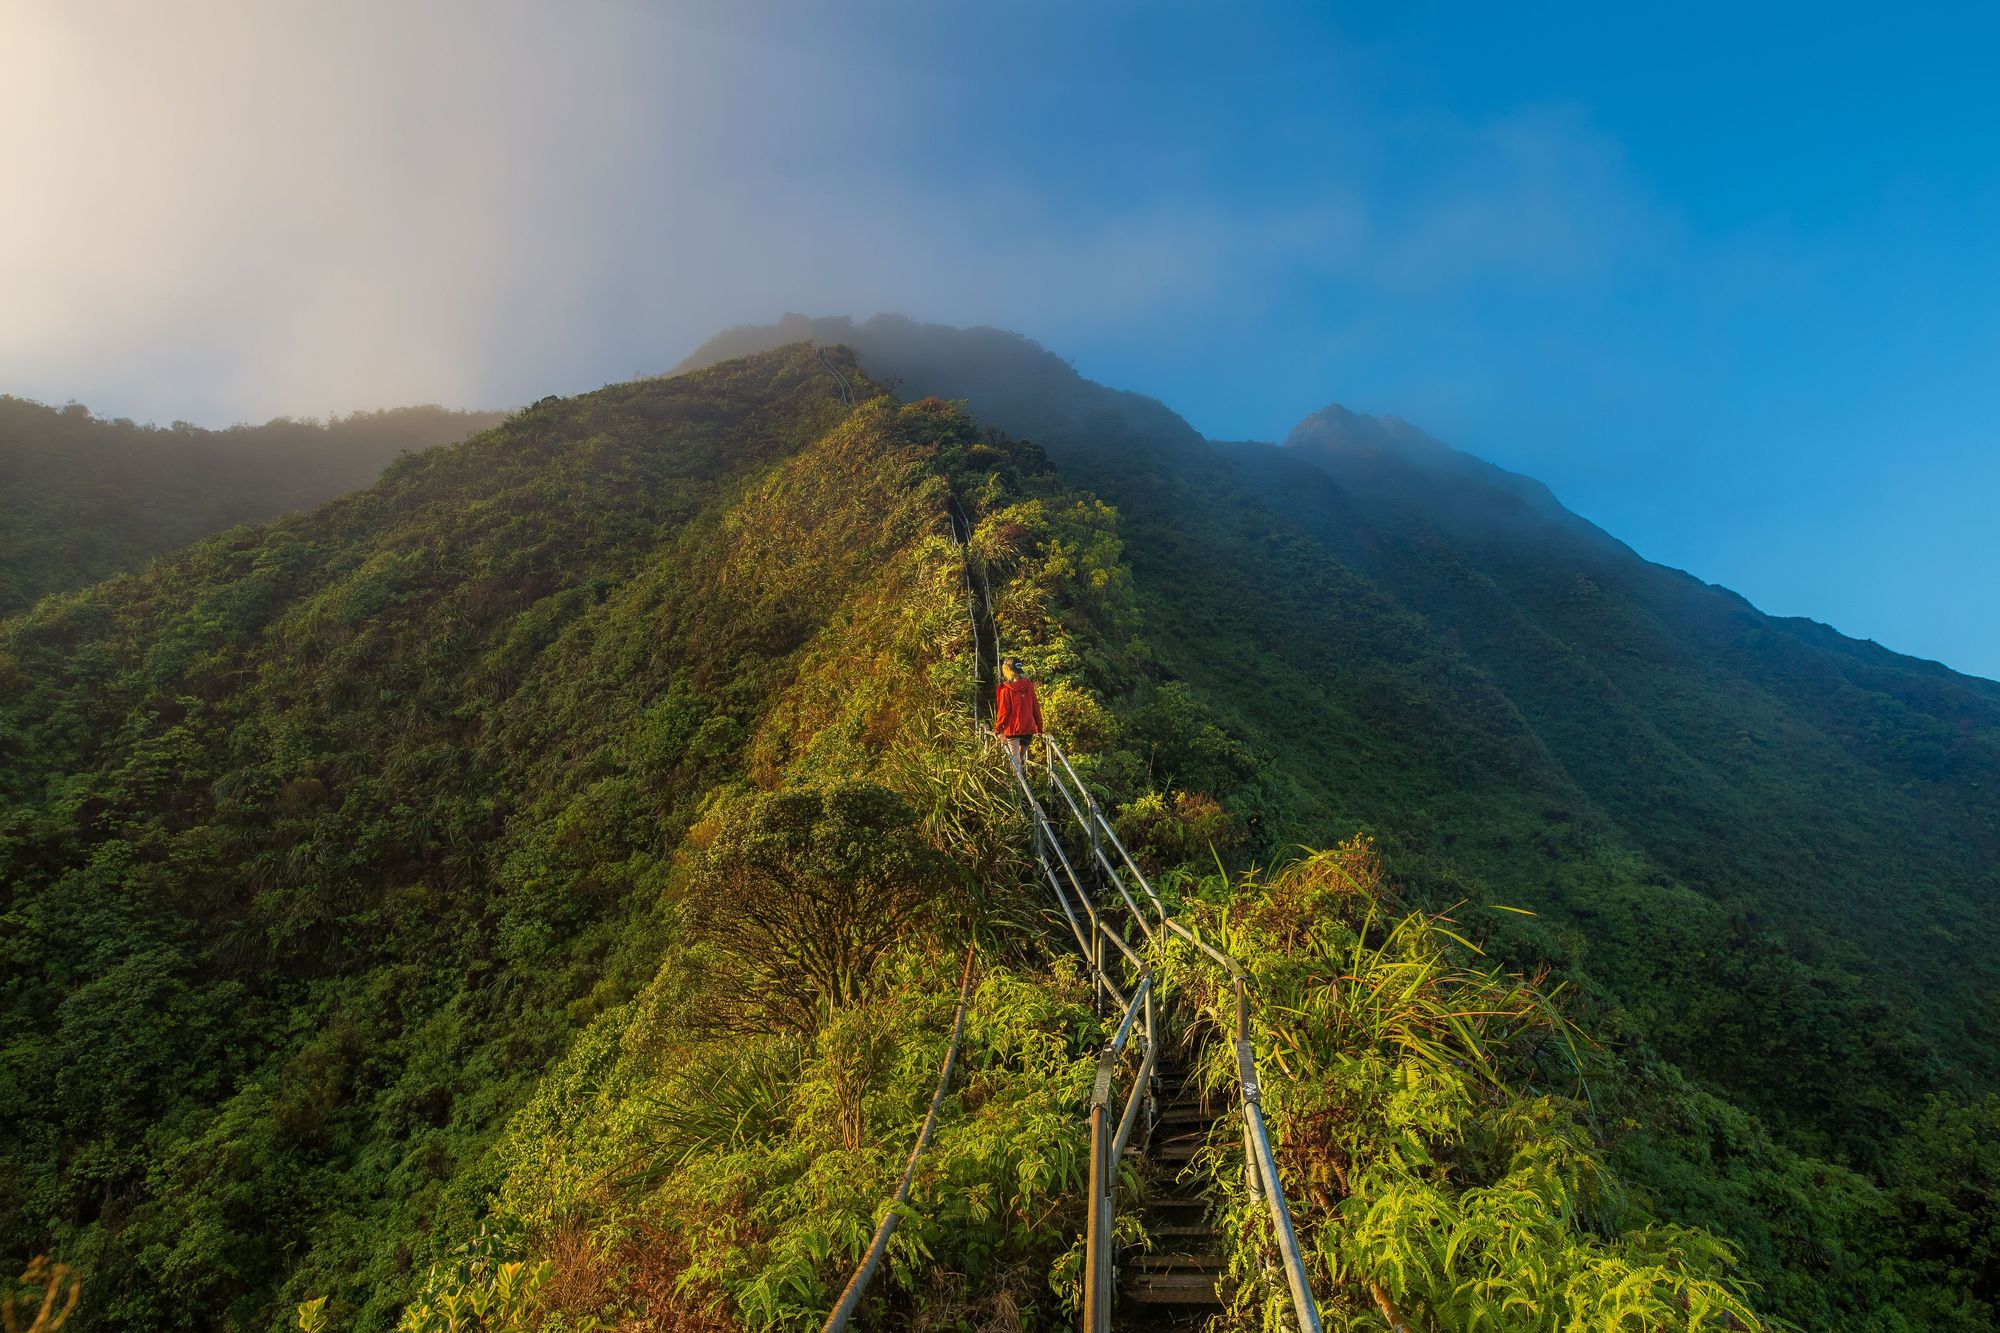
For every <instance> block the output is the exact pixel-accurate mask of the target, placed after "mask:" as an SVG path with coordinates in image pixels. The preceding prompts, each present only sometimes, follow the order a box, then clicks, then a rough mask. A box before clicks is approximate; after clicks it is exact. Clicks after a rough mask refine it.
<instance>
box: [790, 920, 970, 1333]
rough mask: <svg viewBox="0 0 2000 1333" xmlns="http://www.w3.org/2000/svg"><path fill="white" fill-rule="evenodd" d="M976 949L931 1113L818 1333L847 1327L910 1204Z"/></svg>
mask: <svg viewBox="0 0 2000 1333" xmlns="http://www.w3.org/2000/svg"><path fill="white" fill-rule="evenodd" d="M978 947H979V945H978V942H977V941H975V942H973V943H972V944H968V945H966V946H965V972H964V975H962V976H960V977H959V979H958V1013H957V1015H956V1016H954V1017H953V1018H952V1020H951V1043H950V1044H949V1045H948V1046H946V1047H945V1052H944V1068H943V1069H942V1070H941V1071H939V1073H938V1085H937V1091H936V1092H934V1093H932V1094H931V1109H930V1110H929V1111H928V1112H926V1113H925V1115H924V1124H923V1128H922V1129H920V1130H918V1131H917V1142H916V1145H915V1146H914V1147H912V1148H911V1149H910V1160H909V1161H907V1162H905V1163H904V1164H903V1178H902V1180H900V1181H899V1182H897V1185H896V1197H895V1198H894V1199H892V1200H891V1201H890V1203H889V1207H888V1208H887V1209H886V1210H885V1211H884V1212H883V1214H882V1220H881V1221H880V1222H879V1223H877V1224H876V1227H875V1239H874V1241H873V1242H871V1243H870V1244H869V1246H868V1253H867V1255H865V1256H864V1257H863V1258H862V1260H861V1266H860V1267H858V1268H856V1269H855V1270H854V1276H852V1277H850V1278H848V1279H847V1287H846V1289H845V1290H843V1291H842V1292H841V1293H840V1300H839V1302H838V1303H837V1304H836V1305H835V1306H834V1307H833V1309H832V1310H831V1311H829V1312H828V1314H827V1316H826V1324H825V1325H824V1327H822V1328H821V1330H820V1333H839V1331H840V1330H841V1329H844V1328H846V1327H847V1321H848V1320H849V1319H851V1318H853V1316H854V1311H855V1307H857V1306H859V1305H860V1304H861V1297H862V1294H863V1293H865V1292H866V1291H867V1290H868V1284H869V1282H871V1281H872V1280H873V1279H874V1277H875V1270H876V1269H878V1268H880V1267H881V1266H882V1256H883V1255H885V1254H887V1253H888V1251H889V1236H890V1233H892V1232H893V1231H895V1229H896V1219H897V1218H898V1217H899V1216H901V1214H899V1213H898V1212H897V1211H896V1210H897V1209H899V1208H901V1207H902V1206H903V1205H904V1204H906V1203H908V1202H909V1201H910V1180H911V1179H912V1177H914V1176H915V1174H916V1170H917V1159H918V1158H920V1157H922V1156H923V1155H924V1149H925V1148H928V1147H929V1146H930V1142H931V1132H932V1131H933V1130H935V1129H936V1128H937V1118H938V1108H939V1107H941V1106H943V1105H944V1094H945V1089H946V1088H947V1087H949V1086H950V1085H951V1067H952V1064H953V1062H954V1061H956V1060H957V1059H958V1039H959V1036H960V1035H961V1034H962V1033H963V1032H964V1031H965V1010H966V1005H967V1004H968V1002H969V1001H970V1000H971V999H972V955H973V953H974V951H975V950H977V949H978Z"/></svg>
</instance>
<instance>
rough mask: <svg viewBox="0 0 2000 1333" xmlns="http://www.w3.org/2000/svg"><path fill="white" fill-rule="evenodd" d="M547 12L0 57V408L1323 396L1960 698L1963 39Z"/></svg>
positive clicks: (43, 4)
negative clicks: (845, 385)
mask: <svg viewBox="0 0 2000 1333" xmlns="http://www.w3.org/2000/svg"><path fill="white" fill-rule="evenodd" d="M750 8H752V7H748V6H725V5H721V4H690V5H661V4H650V3H644V2H643V0H624V2H622V3H620V2H617V0H598V2H597V3H579V4H575V5H565V6H554V5H532V4H526V3H493V4H479V5H475V4H470V3H466V4H446V3H439V4H434V5H426V6H422V7H410V6H397V5H393V4H389V3H386V0H381V2H379V3H378V2H377V0H368V3H357V4H354V5H349V6H341V7H338V8H337V9H336V8H334V7H327V10H326V12H319V13H315V12H311V11H308V10H305V9H303V8H295V7H275V6H267V5H258V4H254V3H250V2H249V0H244V2H243V3H213V4H208V5H203V6H194V7H189V8H178V7H177V8H176V9H175V10H174V13H173V14H172V15H171V16H166V15H161V16H150V17H149V16H144V15H142V14H139V13H135V11H133V10H132V9H131V8H130V7H122V6H117V5H110V4H105V5H101V6H100V5H98V4H96V3H95V0H80V2H78V3H53V2H52V0H26V2H25V3H24V4H23V5H22V6H21V7H19V8H17V9H10V10H9V11H8V14H7V16H6V17H5V18H0V25H4V26H6V27H7V28H8V29H9V30H8V31H6V32H0V52H4V53H6V54H0V66H4V68H0V170H4V171H5V172H6V173H7V176H8V178H9V179H10V180H12V181H14V182H16V183H17V186H20V187H23V188H19V189H18V190H17V193H16V197H17V199H24V200H27V201H29V202H28V206H27V207H26V208H25V209H23V208H18V207H17V208H15V209H13V210H10V211H9V212H8V213H7V214H5V215H4V216H0V286H4V287H5V289H7V290H9V291H11V292H13V293H15V299H14V300H13V301H12V302H10V303H9V304H8V305H7V306H6V307H4V308H0V381H4V382H0V390H4V391H10V392H16V393H26V394H30V395H32V396H36V397H42V398H45V399H51V400H55V401H61V400H63V399H66V398H70V397H75V398H78V399H80V400H82V401H84V402H86V403H88V404H89V405H91V406H92V407H93V408H94V409H96V410H98V411H100V412H106V413H126V414H130V415H134V416H139V417H142V418H147V417H151V418H157V419H160V420H167V419H171V418H173V417H176V416H184V417H187V418H189V419H193V420H198V421H227V420H233V419H240V418H249V419H258V418H261V417H263V416H268V415H272V414H275V413H278V412H295V413H323V412H326V411H328V410H336V409H338V410H346V409H351V408H354V407H362V406H374V405H379V404H384V403H388V402H396V401H412V400H420V399H421V400H441V401H446V402H453V403H478V404H488V403H511V402H519V401H525V400H527V399H530V398H532V397H535V396H539V394H541V393H543V392H547V391H550V390H552V389H561V390H571V389H577V388H587V387H590V386H592V385H595V384H598V383H603V382H606V381H609V380H615V379H620V378H623V377H625V376H628V375H631V374H634V373H638V372H643V371H650V370H655V369H658V368H660V367H663V366H666V365H670V364H672V363H673V362H674V361H675V360H677V359H678V358H679V357H680V356H681V355H683V354H684V353H685V352H686V351H687V350H689V349H690V348H691V347H692V346H694V345H695V344H696V343H697V342H699V341H700V340H701V339H702V338H703V337H704V336H706V335H707V334H708V333H710V332H712V331H713V330H714V329H716V328H718V327H720V326H722V325H725V324H728V323H733V322H742V321H753V320H766V319H770V318H773V317H775V316H776V315H778V314H780V313H782V312H784V311H786V310H802V311H806V312H809V313H842V312H846V313H854V314H857V315H865V314H868V313H872V312H874V311H876V310H901V311H905V312H907V313H909V314H912V315H916V316H919V317H923V318H929V319H938V320H945V321H950V322H959V323H976V322H984V323H993V324H998V325H1002V326H1004V327H1010V328H1016V329H1019V330H1021V331H1023V332H1025V333H1028V334H1030V335H1032V336H1034V337H1037V338H1039V339H1040V340H1042V341H1043V342H1044V343H1046V344H1048V345H1049V346H1051V347H1053V348H1055V349H1056V350H1058V351H1061V352H1062V353H1064V354H1065V355H1068V356H1070V357H1072V358H1073V359H1074V360H1075V362H1076V364H1077V365H1078V367H1079V369H1081V370H1083V371H1084V372H1085V373H1086V374H1089V375H1091V376H1093V377H1095V378H1098V379H1102V380H1105V381H1107V382H1109V383H1113V384H1117V385H1120V386H1122V387H1130V388H1135V389H1139V390H1142V391H1145V392H1148V393H1152V394H1155V395H1157V396H1159V397H1160V398H1162V399H1164V400H1165V401H1166V402H1167V403H1169V404H1170V405H1171V406H1173V407H1175V408H1176V409H1178V410H1179V411H1181V412H1182V413H1183V414H1184V415H1186V416H1187V417H1188V418H1189V419H1190V420H1191V421H1193V422H1194V424H1195V425H1196V426H1197V427H1199V428H1200V429H1202V430H1203V431H1205V432H1207V433H1209V434H1211V435H1215V436H1218V437H1230V438H1243V437H1255V438H1274V437H1277V436H1281V435H1282V434H1283V432H1284V431H1285V430H1286V429H1287V428H1288V427H1289V425H1290V424H1291V423H1292V422H1293V421H1295V420H1297V419H1298V418H1299V417H1302V416H1304V415H1306V414H1307V413H1309V412H1311V411H1313V410H1315V409H1317V408H1318V407H1321V406H1323V405H1325V404H1326V403H1328V402H1332V401H1338V402H1341V403H1343V404H1345V405H1347V406H1349V407H1351V408H1354V409H1357V410H1361V411H1373V412H1393V413H1396V414H1398V415H1401V416H1405V417H1407V418H1409V419H1411V420H1413V421H1415V422H1417V423H1418V424H1420V425H1422V426H1424V427H1425V428H1427V429H1429V430H1430V431H1432V432H1433V433H1434V434H1437V435H1439V436H1441V437H1442V438H1445V439H1447V440H1449V441H1451V442H1453V443H1456V444H1458V445H1460V446H1461V447H1464V448H1467V449H1469V450H1472V451H1473V452H1476V453H1479V454H1481V455H1483V456H1485V457H1488V458H1491V459H1493V460H1494V461H1496V462H1498V463H1501V464H1502V465H1505V466H1509V467H1513V468H1516V469H1518V470H1520V471H1523V472H1527V473H1529V474H1531V475H1534V476H1536V477H1538V478H1540V479H1542V480H1544V481H1546V482H1547V483H1549V485H1550V486H1552V487H1553V488H1554V489H1555V491H1556V493H1557V494H1558V495H1559V496H1560V497H1561V498H1562V499H1563V500H1564V501H1566V502H1567V503H1569V504H1570V505H1571V507H1573V508H1575V509H1577V510H1578V511H1579V512H1581V513H1582V514H1584V515H1585V516H1587V517H1589V518H1591V519H1593V520H1595V521H1597V522H1599V523H1600V524H1602V525H1603V526H1605V527H1606V528H1608V529H1609V530H1610V531H1612V532H1613V533H1615V534H1616V535H1618V536H1619V537H1621V538H1624V539H1625V540H1626V541H1628V542H1630V543H1631V544H1632V545H1633V546H1634V547H1635V548H1637V549H1638V550H1639V551H1640V552H1641V553H1642V554H1644V555H1646V556H1648V557H1650V558H1652V559H1656V560H1660V561H1662V562H1664V563H1667V564H1672V565H1676V566H1679V567H1682V568H1685V569H1688V570H1690V571H1692V572H1694V573H1695V574H1698V575H1700V576H1701V577H1703V578H1707V579H1710V580H1712V581H1715V582H1719V583H1723V584H1726V585H1728V586H1730V587H1732V588H1735V589H1736V590H1738V591H1740V592H1742V593H1744V594H1745V595H1746V596H1748V597H1749V598H1751V600H1752V601H1754V602H1756V603H1757V604H1758V605H1760V606H1762V607H1764V608H1765V609H1767V610H1770V611H1773V612H1777V613H1781V614H1796V615H1809V616H1812V617H1814V618H1816V619H1820V620H1825V621H1827V622H1829V623H1831V624H1833V625H1834V626H1835V627H1836V628H1839V629H1841V630H1843V631H1845V632H1847V633H1850V634H1855V635H1858V636H1862V637H1869V638H1874V639H1877V640H1878V641H1880V642H1883V643H1885V644H1887V645H1888V646H1890V647H1892V648H1896V649H1898V650H1901V651H1905V652H1912V653H1916V654H1919V655H1923V656H1928V657H1935V658H1938V659H1940V660H1942V661H1944V662H1946V663H1947V664H1949V665H1952V666H1954V667H1957V668H1959V669H1961V670H1967V671H1972V672H1976V673H1979V674H1983V675H1987V676H1995V677H2000V599H1996V597H1995V596H1994V594H1993V592H1992V588H1993V585H1994V583H1995V581H1996V578H2000V537H1996V536H1995V534H1994V524H1993V523H1992V521H1991V519H1990V517H1989V516H1990V514H1991V512H1992V510H1993V508H1994V505H1995V502H1996V498H2000V373H1996V370H1995V368H1996V366H2000V247H1996V246H1995V245H1994V238H1996V237H2000V91H1996V88H1997V87H2000V82H1996V80H1994V79H1993V77H1992V75H1991V67H1992V53H1993V52H1994V51H1995V50H2000V10H1996V9H1994V8H1992V7H1988V6H1974V5H1964V6H1957V7H1950V8H1945V7H1939V8H1929V7H1925V6H1921V5H1905V6H1900V7H1896V8H1894V9H1881V8H1870V9H1868V10H1862V9H1859V8H1854V9H1851V10H1843V8H1842V7H1840V6H1814V7H1805V6H1799V7H1784V6H1763V7H1747V6H1731V7H1720V6H1713V7H1712V6H1696V5H1681V6H1675V7H1672V8H1671V9H1666V8H1661V7H1654V8H1652V9H1650V10H1648V11H1646V12H1641V11H1640V9H1639V8H1638V7H1632V6H1607V5H1568V6H1565V5H1542V6H1499V5H1477V6H1474V5H1463V6H1454V5H1436V6H1429V7H1425V8H1423V9H1422V10H1421V12H1417V7H1413V6H1406V5H1395V6H1389V5H1382V6H1344V5H1342V6H1300V7H1290V8H1287V7H1259V6H1249V5H1193V4H1181V5H1175V4H1146V5H1140V4H1100V5H1085V4H1074V3H1072V4H1063V5H1054V4H1038V3H1015V4H1007V5H991V4H983V5H977V6H975V5H960V4H921V5H920V4H915V3H910V4H893V5H845V6H839V7H825V6H817V7H807V6H775V5H774V6H769V7H762V6H760V7H755V8H756V10H757V14H756V17H755V18H754V19H753V18H749V17H745V14H744V11H746V10H748V9H750Z"/></svg>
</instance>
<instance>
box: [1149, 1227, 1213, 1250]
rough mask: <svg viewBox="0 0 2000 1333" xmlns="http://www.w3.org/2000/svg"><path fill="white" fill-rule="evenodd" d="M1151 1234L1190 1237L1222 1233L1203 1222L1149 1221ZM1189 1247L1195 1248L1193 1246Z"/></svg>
mask: <svg viewBox="0 0 2000 1333" xmlns="http://www.w3.org/2000/svg"><path fill="white" fill-rule="evenodd" d="M1146 1234H1147V1235H1149V1236H1184V1237H1188V1238H1190V1239H1194V1238H1201V1237H1211V1236H1219V1235H1221V1234H1222V1233H1221V1232H1220V1231H1217V1230H1216V1229H1215V1228H1214V1227H1212V1226H1209V1225H1207V1224H1206V1223H1203V1222H1151V1221H1149V1222H1147V1223H1146ZM1188 1248H1190V1249H1191V1248H1193V1247H1192V1246H1190V1247H1188Z"/></svg>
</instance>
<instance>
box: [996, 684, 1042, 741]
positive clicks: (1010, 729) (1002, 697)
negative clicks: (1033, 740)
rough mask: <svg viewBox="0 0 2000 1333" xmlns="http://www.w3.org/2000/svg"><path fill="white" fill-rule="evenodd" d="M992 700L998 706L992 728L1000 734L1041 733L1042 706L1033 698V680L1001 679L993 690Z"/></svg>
mask: <svg viewBox="0 0 2000 1333" xmlns="http://www.w3.org/2000/svg"><path fill="white" fill-rule="evenodd" d="M993 700H994V703H995V704H996V705H997V706H998V707H997V711H996V713H995V716H994V718H993V730H995V731H997V732H999V733H1000V734H1001V735H1002V736H1039V735H1041V734H1042V706H1041V704H1040V703H1038V702H1036V700H1035V682H1033V681H1032V680H1003V681H1001V682H1000V688H999V689H997V690H995V691H994V692H993Z"/></svg>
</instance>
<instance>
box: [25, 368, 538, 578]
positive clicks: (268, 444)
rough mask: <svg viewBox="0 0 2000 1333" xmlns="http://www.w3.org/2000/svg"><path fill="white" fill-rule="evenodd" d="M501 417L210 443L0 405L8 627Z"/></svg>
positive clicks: (408, 420)
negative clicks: (26, 610)
mask: <svg viewBox="0 0 2000 1333" xmlns="http://www.w3.org/2000/svg"><path fill="white" fill-rule="evenodd" d="M505 415H506V414H505V413H502V412H451V411H446V410H445V409H444V408H441V407H403V408H396V409H393V410H390V411H385V412H356V413H354V414H353V415H351V416H345V417H335V418H333V419H332V420H330V421H327V422H326V423H324V424H321V423H319V422H316V421H292V420H288V419H286V418H283V417H281V418H279V419H277V420H275V421H270V422H266V423H265V424H264V425H261V426H232V427H230V428H229V429H227V430H203V429H202V428H200V427H198V426H190V425H188V424H187V423H186V422H182V421H177V422H175V423H174V424H173V425H172V426H171V427H166V428H161V427H157V426H136V425H134V424H133V423H132V422H130V421H127V420H124V419H122V418H121V419H119V420H116V421H106V420H104V419H102V418H99V417H95V416H92V415H91V414H90V412H89V411H88V410H87V409H85V408H83V407H81V406H79V405H77V404H75V403H72V404H70V405H68V406H67V407H61V408H56V407H45V406H43V405H42V404H40V403H35V402H29V401H27V400H26V399H21V398H10V397H7V396H5V395H0V616H8V615H12V614H14V613H15V612H17V611H20V610H21V609H22V608H23V607H25V606H27V605H28V604H29V603H30V602H32V601H34V600H35V599H36V598H37V597H42V596H45V595H47V594H48V593H52V592H68V591H70V590H72V589H75V588H81V587H83V586H84V585H86V584H89V583H95V582H97V581H98V580H99V579H102V578H104V577H106V576H107V575H110V574H112V573H114V572H117V571H119V570H130V569H137V568H138V567H139V566H140V565H142V564H144V563H145V562H146V561H147V560H150V559H152V558H153V557H154V556H158V555H164V554H166V553H167V552H169V551H174V550H178V549H179V548H180V547H182V546H185V545H187V544H188V543H189V542H191V541H194V540H195V539H196V538H199V537H205V536H207V535H208V534H210V533H212V532H220V531H222V530H223V529H224V528H227V527H233V526H234V525H236V524H238V523H258V522H262V521H264V520H266V519H271V518H276V517H277V516H278V515H279V514H283V513H288V512H290V511H292V510H295V509H309V508H311V507H312V506H314V505H316V504H319V503H321V502H322V501H325V500H330V499H332V498H333V497H334V496H336V495H340V494H342V493H344V492H347V491H352V490H359V489H360V488H361V487H363V486H366V485H367V484H368V483H369V482H371V481H373V480H374V479H375V476H376V474H377V473H379V472H380V471H381V470H382V469H383V468H384V467H386V466H388V465H389V464H390V463H392V462H394V461H395V459H396V456H397V455H398V454H401V453H405V452H408V451H412V450H417V449H428V448H430V447H431V446H432V445H436V444H450V443H453V442H454V441H457V440H462V439H464V438H465V437H466V436H467V435H470V434H472V433H473V432H474V431H480V430H485V429H486V428H487V427H489V426H494V425H497V424H499V422H500V421H501V420H502V419H503V417H504V416H505Z"/></svg>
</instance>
